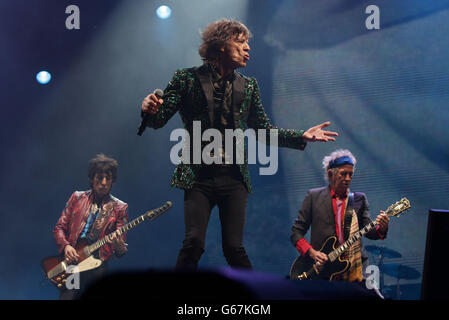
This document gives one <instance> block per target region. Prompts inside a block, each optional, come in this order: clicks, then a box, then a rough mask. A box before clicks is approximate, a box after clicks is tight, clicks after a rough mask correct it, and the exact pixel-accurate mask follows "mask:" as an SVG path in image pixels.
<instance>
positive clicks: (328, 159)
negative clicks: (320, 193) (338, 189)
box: [322, 149, 357, 181]
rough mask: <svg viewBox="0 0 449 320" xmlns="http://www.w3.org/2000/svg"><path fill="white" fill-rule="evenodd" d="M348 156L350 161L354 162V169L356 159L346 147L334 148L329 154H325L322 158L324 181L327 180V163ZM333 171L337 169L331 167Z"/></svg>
mask: <svg viewBox="0 0 449 320" xmlns="http://www.w3.org/2000/svg"><path fill="white" fill-rule="evenodd" d="M345 156H346V157H349V158H350V159H351V160H352V162H353V163H354V170H355V165H356V164H357V160H356V158H355V157H354V156H353V154H352V153H351V151H349V150H347V149H338V150H335V151H334V152H332V153H331V154H330V155H328V156H325V157H324V158H323V162H322V164H323V169H324V180H325V181H329V177H328V170H329V163H330V162H331V161H333V160H335V159H338V158H341V157H345ZM331 170H333V171H334V172H335V171H336V170H337V168H333V169H331Z"/></svg>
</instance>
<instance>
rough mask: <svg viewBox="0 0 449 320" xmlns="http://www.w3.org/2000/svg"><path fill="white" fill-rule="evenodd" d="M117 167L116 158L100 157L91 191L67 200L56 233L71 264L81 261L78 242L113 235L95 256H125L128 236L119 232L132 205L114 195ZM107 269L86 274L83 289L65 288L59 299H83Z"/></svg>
mask: <svg viewBox="0 0 449 320" xmlns="http://www.w3.org/2000/svg"><path fill="white" fill-rule="evenodd" d="M117 168H118V163H117V161H116V160H115V159H112V158H109V157H106V156H105V155H103V154H99V155H97V156H96V157H95V158H93V159H91V160H90V162H89V169H88V177H89V182H90V185H91V190H88V191H75V192H74V193H73V194H72V196H71V197H70V199H69V200H68V201H67V204H66V206H65V208H64V210H63V211H62V214H61V217H60V218H59V220H58V222H57V224H56V226H55V228H54V230H53V234H54V238H55V241H56V245H57V246H58V251H59V253H60V254H62V253H64V257H65V261H66V262H67V263H72V264H76V263H77V260H78V259H79V258H80V257H79V254H78V252H77V250H76V249H75V247H76V245H77V243H78V242H80V241H85V242H87V243H92V242H95V241H96V240H97V239H99V238H102V237H104V236H105V235H107V234H110V233H112V234H111V236H110V237H107V242H108V243H107V244H106V245H104V246H103V247H102V248H101V249H100V250H98V251H97V252H96V253H95V254H96V255H97V258H99V259H101V260H102V261H106V260H108V259H109V258H111V257H112V256H116V257H122V256H123V255H125V253H126V252H127V248H126V244H125V234H121V233H120V230H118V229H119V228H120V227H122V226H123V225H124V224H125V223H126V222H127V219H128V212H127V208H128V205H127V204H126V203H124V202H123V201H121V200H119V199H117V198H115V197H114V196H112V195H111V194H110V191H111V188H112V185H113V184H114V182H115V181H116V179H117ZM114 231H116V232H114ZM106 267H107V266H106V263H102V264H101V265H100V267H99V268H96V269H93V270H89V271H86V272H83V273H82V274H80V279H79V280H80V286H79V288H68V287H67V286H62V287H61V291H60V296H59V298H60V299H62V300H70V299H76V298H79V297H80V295H81V292H82V290H83V289H85V288H86V286H87V285H88V284H89V283H91V282H92V281H93V280H98V279H99V277H101V276H103V275H104V274H105V272H106Z"/></svg>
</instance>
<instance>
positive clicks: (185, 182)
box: [145, 64, 306, 193]
mask: <svg viewBox="0 0 449 320" xmlns="http://www.w3.org/2000/svg"><path fill="white" fill-rule="evenodd" d="M232 90H233V91H232V92H233V93H232V99H233V121H234V128H235V129H242V131H245V130H246V129H248V128H252V129H254V130H256V131H257V129H278V128H277V127H275V126H273V125H272V124H271V122H270V120H269V118H268V116H267V115H266V113H265V111H264V108H263V106H262V103H261V99H260V92H259V87H258V84H257V81H256V79H255V78H248V77H245V76H243V75H242V74H240V73H238V72H235V80H234V81H233V89H232ZM163 100H164V103H163V104H162V105H161V107H160V108H159V110H158V112H157V113H156V114H154V115H149V116H148V118H147V122H146V123H145V125H146V126H148V127H151V128H154V129H158V128H161V127H162V126H164V125H165V124H166V123H167V121H168V120H169V119H170V118H171V117H172V116H173V115H174V114H175V113H176V112H178V111H179V114H180V115H181V119H182V121H183V123H184V128H185V129H186V130H187V131H188V133H189V134H190V137H192V136H193V121H201V134H202V133H203V132H204V131H205V130H207V129H209V128H212V124H213V123H214V121H213V119H214V114H213V113H214V101H213V85H212V81H211V71H210V67H209V66H208V65H206V64H204V65H202V66H201V67H194V68H189V69H181V70H178V71H176V72H175V74H174V76H173V78H172V80H171V81H170V82H169V83H168V86H167V88H166V89H165V90H164V95H163ZM304 131H305V130H290V129H289V130H286V129H278V146H280V147H287V148H294V149H300V150H303V149H304V148H305V146H306V143H305V141H304V140H303V139H302V135H303V133H304ZM267 141H268V140H267ZM208 143H209V142H207V141H206V142H204V141H202V148H203V147H204V146H205V145H206V144H208ZM245 147H246V142H245ZM202 148H201V150H202ZM190 150H192V148H190ZM190 159H192V157H190ZM192 162H193V161H192ZM238 166H239V168H240V173H241V174H242V177H243V180H244V183H245V185H246V187H247V189H248V192H250V193H252V188H251V182H250V176H249V170H248V159H247V155H246V153H245V159H244V163H243V164H239V165H238ZM200 168H201V164H193V163H190V164H186V163H179V164H178V165H177V166H176V168H175V172H174V175H173V178H172V180H171V186H174V187H177V188H181V189H191V188H192V186H193V184H194V181H195V177H196V176H197V174H198V171H199V169H200Z"/></svg>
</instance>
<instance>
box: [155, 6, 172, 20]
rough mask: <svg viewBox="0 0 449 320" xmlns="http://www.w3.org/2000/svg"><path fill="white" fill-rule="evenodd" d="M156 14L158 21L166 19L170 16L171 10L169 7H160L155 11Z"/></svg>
mask: <svg viewBox="0 0 449 320" xmlns="http://www.w3.org/2000/svg"><path fill="white" fill-rule="evenodd" d="M156 14H157V16H158V17H159V19H163V20H165V19H168V18H170V16H171V9H170V7H169V6H160V7H159V8H157V10H156Z"/></svg>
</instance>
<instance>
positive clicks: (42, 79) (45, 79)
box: [36, 71, 51, 84]
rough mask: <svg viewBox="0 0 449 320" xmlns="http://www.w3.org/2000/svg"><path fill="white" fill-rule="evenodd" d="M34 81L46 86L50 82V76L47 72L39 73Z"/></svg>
mask: <svg viewBox="0 0 449 320" xmlns="http://www.w3.org/2000/svg"><path fill="white" fill-rule="evenodd" d="M36 80H37V82H39V83H40V84H47V83H49V82H50V80H51V74H50V73H49V72H48V71H41V72H39V73H38V74H37V75H36Z"/></svg>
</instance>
